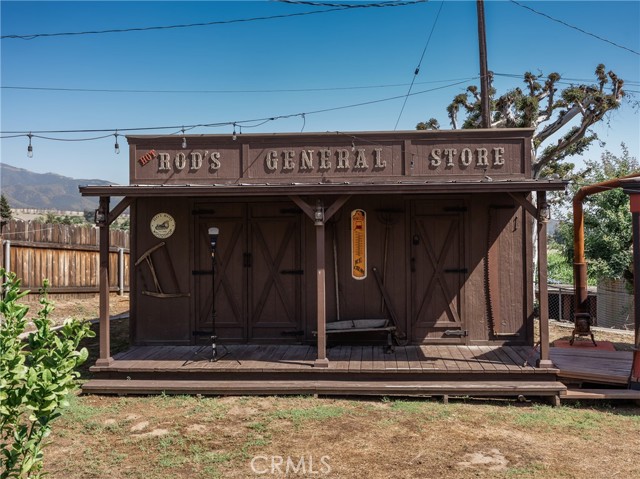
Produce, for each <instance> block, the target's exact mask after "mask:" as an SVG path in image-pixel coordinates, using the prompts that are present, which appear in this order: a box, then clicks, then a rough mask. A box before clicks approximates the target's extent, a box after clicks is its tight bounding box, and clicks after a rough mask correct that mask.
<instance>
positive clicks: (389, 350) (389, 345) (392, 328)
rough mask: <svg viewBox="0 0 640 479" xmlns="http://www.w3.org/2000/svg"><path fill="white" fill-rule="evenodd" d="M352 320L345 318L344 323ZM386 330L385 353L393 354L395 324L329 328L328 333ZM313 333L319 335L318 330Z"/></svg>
mask: <svg viewBox="0 0 640 479" xmlns="http://www.w3.org/2000/svg"><path fill="white" fill-rule="evenodd" d="M349 322H351V321H349V320H344V323H349ZM327 324H332V323H327ZM381 331H382V332H384V333H386V335H387V344H386V347H385V353H387V354H391V353H394V352H395V346H394V343H393V337H394V335H395V333H396V327H395V326H386V325H385V326H380V327H376V328H371V327H346V328H341V329H329V328H327V330H326V331H325V332H326V335H327V337H328V336H329V335H330V334H344V333H376V332H381ZM312 334H313V335H314V336H317V335H318V332H317V331H312Z"/></svg>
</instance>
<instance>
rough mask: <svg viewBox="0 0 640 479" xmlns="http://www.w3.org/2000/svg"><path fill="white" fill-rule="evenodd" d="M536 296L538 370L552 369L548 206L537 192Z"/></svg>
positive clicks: (541, 194)
mask: <svg viewBox="0 0 640 479" xmlns="http://www.w3.org/2000/svg"><path fill="white" fill-rule="evenodd" d="M537 200H538V218H537V224H538V294H539V303H538V304H539V306H540V359H539V360H538V367H539V368H552V367H553V362H552V361H551V358H550V354H549V291H548V289H547V221H548V220H549V218H548V211H549V206H548V205H547V193H546V192H545V191H538V193H537Z"/></svg>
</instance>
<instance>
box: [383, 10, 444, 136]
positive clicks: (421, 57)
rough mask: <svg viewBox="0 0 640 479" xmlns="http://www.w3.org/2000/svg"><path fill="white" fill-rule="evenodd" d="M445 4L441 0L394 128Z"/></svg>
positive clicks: (395, 127)
mask: <svg viewBox="0 0 640 479" xmlns="http://www.w3.org/2000/svg"><path fill="white" fill-rule="evenodd" d="M443 5H444V0H443V1H442V2H440V8H439V9H438V14H437V15H436V19H435V20H434V21H433V25H432V26H431V31H430V32H429V37H427V43H425V45H424V48H423V49H422V55H420V61H419V62H418V66H417V67H416V69H415V70H414V71H413V78H411V84H410V85H409V90H408V91H407V95H406V96H405V97H404V101H403V102H402V108H400V113H399V114H398V119H397V120H396V124H395V126H394V127H393V129H394V130H396V129H397V128H398V123H400V118H402V113H403V112H404V107H405V106H407V100H408V99H409V95H410V94H411V89H412V88H413V84H414V82H415V81H416V78H418V73H420V67H421V66H422V60H423V59H424V54H425V53H426V52H427V47H428V46H429V42H431V36H432V35H433V31H434V30H435V29H436V24H437V23H438V18H440V12H441V11H442V7H443Z"/></svg>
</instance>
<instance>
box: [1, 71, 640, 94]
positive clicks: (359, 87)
mask: <svg viewBox="0 0 640 479" xmlns="http://www.w3.org/2000/svg"><path fill="white" fill-rule="evenodd" d="M418 67H420V65H419V66H418ZM493 75H494V76H496V77H506V78H515V79H522V78H523V75H522V73H497V72H493ZM470 79H472V78H448V79H444V80H430V81H421V82H417V81H415V75H414V78H413V80H414V81H412V82H411V83H388V84H381V85H351V86H333V87H318V88H270V89H269V88H267V89H242V90H162V89H135V88H79V87H78V88H74V87H51V86H25V85H2V86H0V89H3V90H23V91H53V92H58V91H59V92H71V93H152V94H156V93H161V94H198V95H199V94H247V93H311V92H318V91H349V90H373V89H382V88H399V87H406V86H415V85H431V84H434V83H452V82H457V81H463V80H464V81H467V80H470ZM561 79H562V80H563V81H560V82H558V83H564V84H568V82H580V83H594V82H595V81H596V80H595V79H593V78H591V79H589V78H565V77H561ZM624 84H625V86H627V85H629V86H640V81H637V80H627V79H625V80H624ZM410 91H411V90H410ZM625 91H631V90H629V89H626V88H625Z"/></svg>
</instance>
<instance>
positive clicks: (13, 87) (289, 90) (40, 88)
mask: <svg viewBox="0 0 640 479" xmlns="http://www.w3.org/2000/svg"><path fill="white" fill-rule="evenodd" d="M467 79H468V78H450V79H447V80H431V81H423V82H416V83H415V84H416V85H427V84H432V83H449V82H456V81H460V80H467ZM407 85H409V83H390V84H383V85H354V86H343V87H319V88H271V89H249V90H145V89H131V88H71V87H69V88H65V87H47V86H21V85H2V86H0V88H1V89H4V90H27V91H29V90H33V91H61V92H80V93H193V94H228V93H243V94H245V93H309V92H317V91H342V90H370V89H375V88H394V87H396V88H397V87H405V86H407Z"/></svg>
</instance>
